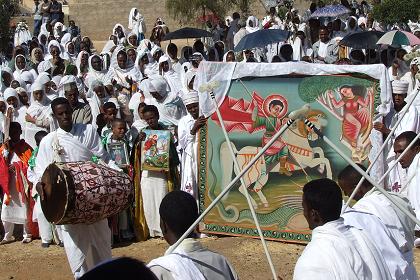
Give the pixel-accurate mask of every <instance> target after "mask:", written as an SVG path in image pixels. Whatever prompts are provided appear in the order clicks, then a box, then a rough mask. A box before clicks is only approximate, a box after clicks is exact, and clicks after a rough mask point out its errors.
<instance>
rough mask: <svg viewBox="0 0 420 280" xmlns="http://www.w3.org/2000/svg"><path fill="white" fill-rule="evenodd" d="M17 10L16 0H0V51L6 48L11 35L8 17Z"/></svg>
mask: <svg viewBox="0 0 420 280" xmlns="http://www.w3.org/2000/svg"><path fill="white" fill-rule="evenodd" d="M17 11H18V4H17V1H12V0H0V52H3V51H4V50H5V49H6V48H7V45H8V43H9V41H10V38H11V35H12V30H11V29H10V19H11V18H12V16H13V15H14V14H15V13H16V12H17Z"/></svg>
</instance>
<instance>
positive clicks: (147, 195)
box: [141, 170, 168, 237]
mask: <svg viewBox="0 0 420 280" xmlns="http://www.w3.org/2000/svg"><path fill="white" fill-rule="evenodd" d="M167 193H168V178H167V176H166V173H165V172H160V171H149V170H143V171H142V173H141V196H142V198H143V209H144V216H145V218H146V223H147V227H148V228H149V234H150V236H151V237H155V236H163V233H162V230H161V228H160V215H159V207H160V203H161V202H162V200H163V198H164V197H165V195H166V194H167Z"/></svg>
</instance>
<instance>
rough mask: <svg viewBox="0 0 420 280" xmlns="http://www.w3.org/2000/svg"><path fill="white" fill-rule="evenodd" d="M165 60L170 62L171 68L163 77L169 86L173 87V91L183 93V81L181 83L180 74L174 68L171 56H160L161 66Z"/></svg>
mask: <svg viewBox="0 0 420 280" xmlns="http://www.w3.org/2000/svg"><path fill="white" fill-rule="evenodd" d="M163 62H168V64H169V70H168V71H167V72H165V73H163V77H164V78H165V80H166V81H167V82H168V84H169V87H170V88H171V91H172V92H173V93H176V94H178V95H179V94H181V93H182V83H181V79H180V75H179V74H178V73H177V72H175V71H174V70H173V69H172V62H171V58H170V57H169V56H167V55H162V56H161V57H160V58H159V67H160V66H161V64H162V63H163Z"/></svg>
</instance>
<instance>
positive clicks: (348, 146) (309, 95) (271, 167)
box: [199, 74, 380, 243]
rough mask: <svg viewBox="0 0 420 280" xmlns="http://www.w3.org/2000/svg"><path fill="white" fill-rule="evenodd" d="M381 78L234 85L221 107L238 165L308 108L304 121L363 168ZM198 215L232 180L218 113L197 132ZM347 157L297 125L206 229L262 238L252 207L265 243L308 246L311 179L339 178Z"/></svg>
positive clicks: (258, 80) (261, 80) (250, 80)
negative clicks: (306, 192)
mask: <svg viewBox="0 0 420 280" xmlns="http://www.w3.org/2000/svg"><path fill="white" fill-rule="evenodd" d="M379 96H380V88H379V81H378V80H375V79H373V78H371V77H369V76H366V75H361V74H343V75H329V76H320V75H316V76H296V75H287V76H276V77H247V78H246V79H242V81H241V82H235V83H231V85H230V88H229V90H228V92H227V95H226V97H225V99H224V101H223V103H222V104H221V105H220V106H219V109H220V112H221V115H222V118H223V123H224V125H225V127H226V130H227V132H228V136H229V139H230V141H231V143H232V146H233V147H234V152H235V157H236V160H237V161H238V163H239V166H240V168H241V169H242V168H244V167H245V166H246V165H247V164H248V163H249V162H250V161H251V159H252V158H253V157H254V156H255V155H256V154H257V153H258V152H259V151H260V150H261V148H262V147H263V146H264V145H265V144H267V143H268V142H269V141H270V140H271V139H272V137H273V135H274V134H275V133H276V132H277V131H278V130H279V129H280V128H281V127H282V126H284V125H285V124H286V122H287V121H288V120H289V116H288V115H289V113H290V112H291V111H293V110H296V109H299V108H301V107H302V106H303V105H305V104H309V105H310V107H311V109H310V111H309V112H308V113H307V114H306V116H305V118H306V119H307V120H309V121H311V122H312V123H313V124H314V125H315V126H316V127H317V128H318V129H320V130H321V131H322V132H323V133H324V135H326V136H327V137H328V138H329V139H331V140H332V141H333V142H334V143H335V144H336V145H338V146H339V147H340V148H341V149H342V150H343V151H345V152H346V153H347V154H348V155H349V156H350V157H351V158H352V159H353V160H354V161H355V162H359V163H362V164H366V163H367V161H368V154H369V151H370V147H371V144H370V138H369V136H370V131H371V130H372V118H373V115H374V108H375V107H376V105H377V103H378V102H379V99H380V98H379ZM200 159H201V160H199V172H200V173H199V174H200V175H199V187H200V194H201V195H200V210H201V211H202V210H203V209H205V208H206V207H207V206H208V205H209V204H210V203H211V201H212V200H214V199H215V197H216V196H217V195H218V194H219V193H220V192H221V190H222V189H223V188H224V187H226V186H227V185H228V184H229V183H230V182H231V181H232V179H233V178H234V177H235V175H236V173H235V169H234V162H233V159H232V158H231V155H230V153H229V149H228V144H227V142H226V139H225V137H224V135H223V131H222V129H221V126H220V121H219V119H218V117H217V115H216V114H213V115H212V116H211V117H210V118H209V120H208V122H207V126H206V127H204V128H202V129H201V131H200ZM345 166H346V163H345V162H344V160H343V159H342V158H341V157H340V156H339V155H338V154H336V153H335V152H334V151H333V150H332V149H331V148H330V147H329V146H327V145H326V144H325V142H324V141H323V140H322V139H319V137H318V135H317V134H316V133H314V132H313V131H312V130H310V129H309V128H308V127H307V126H306V125H305V124H304V121H303V120H296V121H295V122H294V123H293V124H292V125H291V126H290V127H289V129H287V130H286V131H285V132H284V134H282V136H281V137H280V138H278V139H277V140H276V141H275V142H274V144H273V145H272V146H271V147H270V148H269V149H268V150H267V151H266V152H265V153H264V155H263V156H262V157H261V158H260V159H259V160H258V161H257V162H256V163H255V164H254V165H253V166H252V167H251V168H250V169H249V171H248V172H247V173H245V175H244V176H243V181H242V182H243V184H244V185H241V183H240V182H238V183H237V185H235V186H234V187H233V188H232V189H231V190H230V191H229V193H228V194H227V195H226V196H225V197H224V198H223V199H222V200H221V202H220V203H218V204H217V205H216V207H215V208H213V210H212V211H211V212H210V213H209V214H208V215H207V216H206V217H205V218H204V225H205V232H207V233H217V234H226V235H241V236H242V235H245V236H251V237H257V236H258V233H257V230H256V228H255V224H254V222H253V219H252V216H251V211H250V210H249V206H248V204H247V201H246V199H245V196H244V194H245V192H248V193H249V194H250V195H251V197H252V199H251V202H252V206H253V207H254V209H255V210H256V213H257V216H258V219H259V222H260V224H261V227H262V229H263V232H264V236H265V237H266V238H267V239H273V240H282V241H288V242H297V243H306V242H308V241H309V240H310V230H309V228H308V225H307V223H306V220H305V218H304V216H303V209H302V198H301V197H302V188H303V186H304V185H305V184H306V183H307V182H308V181H310V180H312V179H316V178H321V177H327V178H332V179H336V178H335V176H336V175H337V174H338V172H339V171H340V170H341V169H342V168H344V167H345Z"/></svg>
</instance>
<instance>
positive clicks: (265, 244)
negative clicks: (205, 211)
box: [210, 91, 277, 279]
mask: <svg viewBox="0 0 420 280" xmlns="http://www.w3.org/2000/svg"><path fill="white" fill-rule="evenodd" d="M210 96H211V99H212V100H213V105H214V106H215V108H216V114H217V118H218V119H219V122H220V127H221V128H222V131H223V134H224V136H225V139H226V143H227V144H228V147H229V152H230V155H231V157H232V160H233V163H234V167H235V173H236V174H238V173H239V172H240V171H241V169H240V167H239V163H238V160H237V159H236V156H235V152H234V151H233V148H232V142H231V141H230V139H229V136H228V134H227V131H226V127H225V124H224V122H223V118H222V114H221V113H220V110H219V107H218V106H217V103H216V98H215V96H214V93H213V92H212V91H211V92H210ZM240 180H241V185H242V187H243V188H244V193H245V197H246V201H247V202H248V206H249V210H250V211H251V214H252V218H253V220H254V222H255V226H256V227H257V231H258V235H259V236H260V239H261V243H262V245H263V248H264V252H265V255H266V257H267V261H268V264H269V266H270V269H271V273H272V274H273V277H274V279H277V273H276V269H275V268H274V264H273V260H272V259H271V256H270V252H269V251H268V247H267V243H266V242H265V239H264V235H263V232H262V230H261V226H260V223H259V221H258V218H257V214H256V213H255V209H254V207H253V206H252V203H251V198H250V195H249V193H248V190H247V187H246V185H245V182H244V180H243V178H241V179H240Z"/></svg>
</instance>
